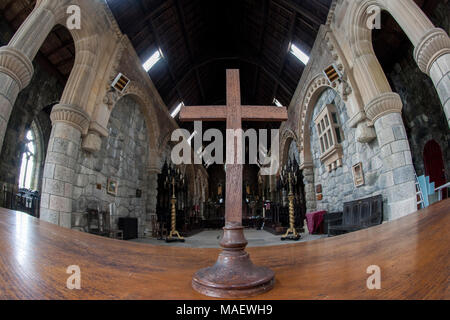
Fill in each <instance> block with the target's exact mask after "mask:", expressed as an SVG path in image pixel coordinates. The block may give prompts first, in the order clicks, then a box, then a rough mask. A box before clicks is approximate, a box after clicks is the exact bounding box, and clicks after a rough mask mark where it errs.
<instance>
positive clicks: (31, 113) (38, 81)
mask: <svg viewBox="0 0 450 320" xmlns="http://www.w3.org/2000/svg"><path fill="white" fill-rule="evenodd" d="M13 34H14V32H13V30H12V29H11V28H10V26H9V25H8V24H7V23H6V19H4V18H3V17H2V16H1V13H0V46H3V45H6V44H7V43H8V42H9V40H10V39H11V37H12V36H13ZM36 60H37V59H36ZM33 66H34V70H35V72H34V75H33V78H32V80H31V83H30V84H29V85H28V87H26V88H25V89H24V90H23V91H22V92H20V94H19V96H18V98H17V100H16V102H15V104H14V108H13V111H12V113H11V117H10V119H9V122H8V127H7V130H6V134H5V140H4V143H3V147H2V150H1V153H0V183H2V184H6V185H8V186H10V187H17V184H18V180H19V174H20V165H21V160H22V157H21V156H22V152H23V148H24V143H23V140H24V138H25V135H26V132H27V131H28V130H29V129H30V126H31V123H32V122H33V121H35V123H36V124H37V126H38V127H39V129H40V130H39V131H40V132H39V133H38V134H40V137H38V138H39V139H40V142H41V143H42V144H43V154H42V157H40V163H38V168H42V167H43V163H44V158H45V154H46V152H47V145H48V141H49V138H50V131H51V122H50V116H49V111H47V112H46V111H43V109H44V108H46V107H48V106H49V105H52V104H53V103H55V102H56V101H58V100H59V98H60V97H61V94H62V92H63V89H64V84H62V83H61V82H60V81H59V80H58V79H57V78H56V77H55V76H54V75H52V74H51V73H50V72H48V71H47V70H46V69H45V68H43V67H42V66H41V64H40V63H37V62H36V61H33ZM39 175H42V170H40V174H39ZM37 180H38V181H37V184H36V189H38V190H40V185H41V179H37Z"/></svg>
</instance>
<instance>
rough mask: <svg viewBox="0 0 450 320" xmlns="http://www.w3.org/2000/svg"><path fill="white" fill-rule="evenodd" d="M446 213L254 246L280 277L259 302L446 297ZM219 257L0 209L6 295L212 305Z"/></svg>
mask: <svg viewBox="0 0 450 320" xmlns="http://www.w3.org/2000/svg"><path fill="white" fill-rule="evenodd" d="M449 211H450V200H447V201H444V202H440V203H438V204H436V205H434V206H432V207H430V208H428V209H426V210H422V211H420V212H419V213H415V214H412V215H410V216H407V217H405V218H402V219H399V220H397V221H393V222H389V223H386V224H383V225H381V226H377V227H374V228H371V229H368V230H363V231H359V232H355V233H352V234H348V235H344V236H339V237H335V238H328V239H322V240H317V241H312V242H305V243H298V244H290V245H284V246H276V247H261V248H249V249H248V251H249V253H250V254H251V256H252V260H253V261H254V262H255V263H256V264H258V265H264V266H268V267H270V268H271V269H272V270H274V271H275V273H276V283H275V288H274V289H273V290H272V291H270V292H268V293H266V294H263V295H261V296H258V297H256V298H258V299H449V298H450V295H449V287H448V285H449V282H448V281H449V270H450V265H449V243H450V242H449ZM188 241H189V240H188ZM218 253H219V249H189V248H179V247H177V248H175V247H166V246H152V245H146V244H138V243H130V242H124V241H119V240H112V239H107V238H101V237H97V236H94V235H90V234H86V233H82V232H78V231H73V230H68V229H63V228H60V227H57V226H54V225H51V224H49V223H46V222H43V221H40V220H37V219H35V218H32V217H30V216H28V215H26V214H23V213H18V212H14V211H8V210H5V209H0V298H2V299H205V298H206V297H204V296H202V295H200V294H198V293H196V292H195V291H194V290H193V289H192V288H191V279H192V275H193V274H194V273H195V272H196V271H197V270H198V269H199V268H203V267H205V266H209V265H211V264H212V263H214V262H215V260H216V258H217V254H218ZM70 265H78V266H79V267H80V268H81V290H69V289H67V288H66V281H67V278H68V277H69V274H67V273H66V269H67V267H68V266H70ZM370 265H378V266H379V267H380V268H381V290H368V289H367V287H366V281H367V278H368V277H369V274H367V273H366V270H367V267H368V266H370Z"/></svg>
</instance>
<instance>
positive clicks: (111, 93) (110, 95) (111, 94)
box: [103, 87, 122, 111]
mask: <svg viewBox="0 0 450 320" xmlns="http://www.w3.org/2000/svg"><path fill="white" fill-rule="evenodd" d="M121 97H122V94H121V93H120V92H119V91H117V90H115V89H114V88H112V87H108V91H107V92H106V94H105V97H104V98H103V103H104V104H105V105H106V106H107V107H108V109H109V110H110V111H111V110H112V108H113V107H114V105H115V104H116V102H117V101H119V99H120V98H121Z"/></svg>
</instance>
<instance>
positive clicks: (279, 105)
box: [273, 98, 283, 108]
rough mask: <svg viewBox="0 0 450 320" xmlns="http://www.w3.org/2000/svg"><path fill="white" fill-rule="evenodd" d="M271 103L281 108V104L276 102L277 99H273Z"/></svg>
mask: <svg viewBox="0 0 450 320" xmlns="http://www.w3.org/2000/svg"><path fill="white" fill-rule="evenodd" d="M273 103H274V104H275V105H276V106H277V107H280V108H281V107H282V106H283V105H282V104H281V102H280V101H278V99H277V98H274V99H273Z"/></svg>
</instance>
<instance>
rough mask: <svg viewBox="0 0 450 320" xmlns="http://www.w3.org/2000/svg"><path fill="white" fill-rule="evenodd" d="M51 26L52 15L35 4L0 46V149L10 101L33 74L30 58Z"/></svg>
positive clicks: (9, 112)
mask: <svg viewBox="0 0 450 320" xmlns="http://www.w3.org/2000/svg"><path fill="white" fill-rule="evenodd" d="M54 25H55V16H54V14H53V12H52V11H50V10H49V9H47V8H46V7H45V6H44V5H42V4H41V5H38V6H37V7H36V8H35V9H34V10H33V11H32V13H31V14H30V16H29V17H28V18H27V19H26V20H25V22H24V23H23V24H22V26H21V27H20V28H19V30H18V31H17V32H16V33H15V35H14V36H13V38H12V39H11V41H10V42H9V44H8V45H7V46H4V47H1V48H0V150H1V148H2V146H3V139H4V137H5V132H6V128H7V125H8V122H9V117H10V115H11V112H12V108H13V106H14V103H15V102H16V99H17V96H18V94H19V92H20V91H21V90H23V89H24V88H25V87H26V86H28V84H29V83H30V81H31V78H32V76H33V73H34V69H33V64H32V62H31V61H32V60H33V59H34V57H35V56H36V53H37V52H38V50H39V48H40V47H41V46H42V43H43V42H44V41H45V39H46V38H47V36H48V34H49V33H50V31H51V30H52V28H53V26H54Z"/></svg>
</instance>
